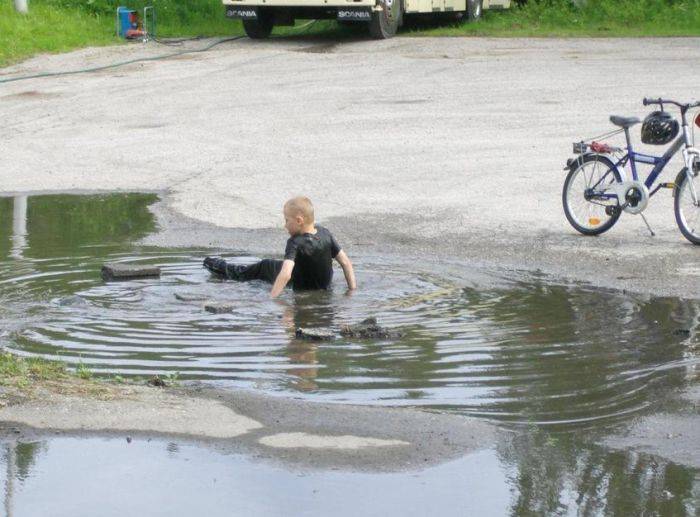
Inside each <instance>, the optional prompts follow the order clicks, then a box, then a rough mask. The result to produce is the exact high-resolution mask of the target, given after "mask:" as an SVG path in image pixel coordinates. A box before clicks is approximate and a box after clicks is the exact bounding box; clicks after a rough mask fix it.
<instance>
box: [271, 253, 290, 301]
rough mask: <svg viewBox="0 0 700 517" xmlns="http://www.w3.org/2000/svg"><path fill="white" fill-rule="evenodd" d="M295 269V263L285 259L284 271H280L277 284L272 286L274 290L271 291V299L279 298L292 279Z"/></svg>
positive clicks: (276, 279) (276, 280)
mask: <svg viewBox="0 0 700 517" xmlns="http://www.w3.org/2000/svg"><path fill="white" fill-rule="evenodd" d="M293 269H294V261H293V260H289V259H285V260H284V262H282V269H281V270H280V272H279V274H278V275H277V278H275V283H274V284H272V290H271V291H270V298H277V297H278V296H279V295H280V293H281V292H282V291H283V290H284V288H285V286H286V285H287V283H288V282H289V280H290V279H291V278H292V270H293Z"/></svg>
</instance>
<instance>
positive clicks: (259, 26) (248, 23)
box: [243, 12, 274, 39]
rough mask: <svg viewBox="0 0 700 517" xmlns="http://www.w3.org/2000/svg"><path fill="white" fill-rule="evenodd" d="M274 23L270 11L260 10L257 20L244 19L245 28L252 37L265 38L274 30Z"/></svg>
mask: <svg viewBox="0 0 700 517" xmlns="http://www.w3.org/2000/svg"><path fill="white" fill-rule="evenodd" d="M273 26H274V23H273V21H272V16H271V15H270V14H269V13H264V12H260V13H258V18H257V19H255V20H243V29H244V30H245V33H246V35H247V36H248V37H249V38H250V39H265V38H267V37H268V36H269V35H270V33H271V32H272V27H273Z"/></svg>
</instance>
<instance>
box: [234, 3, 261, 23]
mask: <svg viewBox="0 0 700 517" xmlns="http://www.w3.org/2000/svg"><path fill="white" fill-rule="evenodd" d="M226 18H237V19H240V20H257V19H258V8H257V7H251V6H249V5H227V6H226Z"/></svg>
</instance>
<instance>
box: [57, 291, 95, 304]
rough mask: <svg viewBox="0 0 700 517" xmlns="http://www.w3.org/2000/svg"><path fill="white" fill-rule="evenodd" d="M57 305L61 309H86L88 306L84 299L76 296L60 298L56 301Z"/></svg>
mask: <svg viewBox="0 0 700 517" xmlns="http://www.w3.org/2000/svg"><path fill="white" fill-rule="evenodd" d="M58 304H59V305H60V306H61V307H86V306H88V305H90V304H89V303H88V301H87V300H86V299H85V298H83V297H82V296H78V295H77V294H75V295H73V296H66V297H65V298H61V299H60V300H58Z"/></svg>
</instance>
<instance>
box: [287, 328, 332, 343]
mask: <svg viewBox="0 0 700 517" xmlns="http://www.w3.org/2000/svg"><path fill="white" fill-rule="evenodd" d="M296 337H297V338H298V339H308V340H309V341H330V340H331V339H335V332H333V331H332V330H331V329H327V328H315V329H312V328H304V327H298V328H297V330H296Z"/></svg>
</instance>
